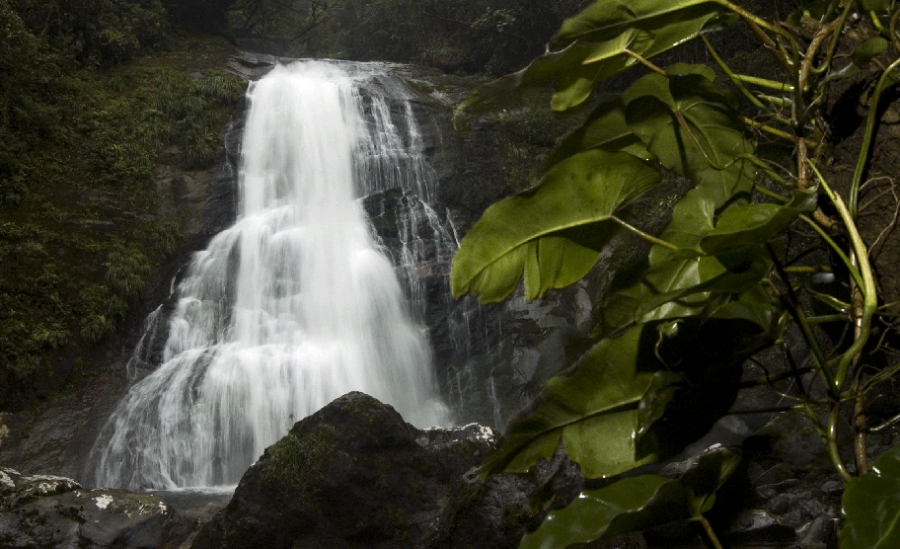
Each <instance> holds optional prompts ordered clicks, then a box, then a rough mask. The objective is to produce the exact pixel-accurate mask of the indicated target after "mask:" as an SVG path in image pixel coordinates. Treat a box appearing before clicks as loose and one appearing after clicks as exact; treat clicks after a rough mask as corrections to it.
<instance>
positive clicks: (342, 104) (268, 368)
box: [91, 62, 447, 489]
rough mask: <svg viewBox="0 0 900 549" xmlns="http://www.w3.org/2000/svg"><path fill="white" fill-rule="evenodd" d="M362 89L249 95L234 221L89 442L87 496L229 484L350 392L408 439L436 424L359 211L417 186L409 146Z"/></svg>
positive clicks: (314, 70) (439, 409)
mask: <svg viewBox="0 0 900 549" xmlns="http://www.w3.org/2000/svg"><path fill="white" fill-rule="evenodd" d="M366 78H368V77H367V76H365V75H358V74H357V75H355V76H351V75H349V74H347V73H346V72H344V71H343V70H342V69H341V68H339V66H337V65H334V64H326V63H321V62H298V63H294V64H291V65H287V66H278V67H276V68H275V69H274V70H273V71H272V72H271V73H269V75H267V76H266V77H265V78H263V79H262V80H260V81H258V82H256V83H254V84H252V86H251V89H250V91H249V100H250V111H249V114H248V118H247V122H246V129H245V133H244V139H243V149H242V167H241V172H240V204H239V211H238V219H237V221H236V223H235V225H234V226H233V227H231V228H230V229H227V230H225V231H223V232H222V233H220V234H218V235H217V236H216V237H215V238H214V239H213V240H212V241H211V243H210V244H209V246H208V248H207V249H206V250H205V251H203V252H200V253H198V254H196V255H195V257H194V259H193V261H192V263H191V265H190V267H189V271H188V273H187V275H186V277H185V278H184V280H183V282H182V283H181V284H180V285H179V287H178V289H177V295H178V301H177V306H176V309H175V311H174V313H173V314H172V315H171V318H170V320H169V325H168V339H167V340H166V343H165V347H164V349H163V351H162V356H161V359H160V360H159V362H160V364H159V366H158V367H157V368H156V369H155V370H153V371H152V373H150V374H149V375H147V376H146V377H144V378H143V379H139V380H137V381H136V382H135V383H134V385H132V387H131V388H130V390H129V392H128V394H127V395H126V396H125V397H124V398H123V399H122V401H120V403H119V404H118V406H117V408H116V410H115V411H114V413H113V415H112V416H111V417H110V419H109V421H108V422H107V424H106V426H105V427H104V429H103V430H102V432H101V434H100V437H99V438H98V441H97V443H96V445H95V448H94V450H93V452H92V457H91V463H92V465H91V466H92V467H93V468H94V469H93V471H92V472H91V474H92V475H93V477H94V479H93V480H94V482H96V484H98V485H104V486H116V487H129V488H157V489H173V488H179V487H181V488H183V487H201V486H215V485H233V484H236V483H237V481H238V480H239V479H240V477H241V475H242V474H243V473H244V471H245V470H246V469H247V467H248V466H249V465H250V464H251V463H253V461H255V460H256V459H257V458H258V457H259V456H260V455H261V454H262V452H263V449H264V448H265V447H266V446H268V445H270V444H272V443H274V442H275V441H277V440H278V439H279V438H280V437H281V436H283V435H284V434H285V433H286V432H287V430H288V429H289V428H290V426H291V425H292V424H293V422H294V421H297V420H299V419H301V418H303V417H305V416H307V415H309V414H311V413H313V412H315V411H316V410H318V409H320V408H321V407H322V406H324V405H325V404H327V403H328V402H330V401H331V400H333V399H334V398H336V397H338V396H340V395H342V394H345V393H347V392H349V391H353V390H358V391H363V392H365V393H368V394H370V395H372V396H375V397H376V398H378V399H380V400H382V401H384V402H387V403H389V404H391V405H393V406H394V407H395V408H397V410H398V411H399V412H400V413H401V414H403V416H404V418H405V419H406V420H407V421H410V422H411V423H413V424H415V425H417V426H420V427H424V426H428V425H435V424H446V423H447V415H446V411H445V408H444V407H443V405H442V404H441V403H440V401H439V400H438V399H437V397H436V394H435V389H434V380H433V374H432V370H431V357H430V351H429V348H428V344H427V339H426V335H425V332H424V328H423V327H422V326H420V325H419V324H417V323H415V322H413V321H412V320H411V319H410V315H409V313H408V311H407V305H406V304H405V302H404V295H403V291H402V289H401V286H400V283H399V282H398V279H397V276H396V274H395V271H394V267H393V265H392V264H391V262H390V261H389V260H388V259H387V258H386V257H385V256H384V255H383V254H382V253H381V252H380V251H379V249H378V248H377V247H376V246H375V245H374V244H373V241H372V237H371V235H370V232H369V228H368V225H367V220H366V217H365V213H364V212H363V210H362V207H361V205H360V203H359V200H358V199H357V198H358V197H357V192H365V191H366V190H371V189H379V188H382V187H384V186H390V185H403V186H404V187H410V188H411V190H415V187H416V186H419V187H421V186H422V185H423V182H422V178H423V177H424V176H423V175H422V173H419V172H420V171H421V169H422V166H421V163H422V161H421V159H420V158H419V157H418V156H417V155H415V154H414V152H415V151H412V152H411V151H410V147H414V146H415V141H416V138H417V136H418V133H417V130H415V129H414V128H415V126H414V121H412V120H410V121H408V124H407V125H408V126H409V127H408V128H397V127H396V126H395V125H394V124H393V123H392V122H391V119H390V116H389V113H387V112H385V109H386V106H385V103H384V101H382V100H379V99H377V98H375V99H372V98H368V99H367V101H369V103H366V102H365V101H364V100H363V97H362V96H361V93H360V89H359V82H360V81H361V80H365V79H366ZM364 110H367V111H369V112H370V114H371V113H374V116H373V118H376V120H374V121H373V120H371V119H370V120H369V121H368V122H367V121H366V120H365V119H364V118H363V111H364ZM410 114H411V113H410ZM401 132H406V134H407V135H408V136H409V137H407V139H406V140H405V142H406V143H407V144H404V140H403V139H401V138H400V137H399V136H400V135H401ZM414 157H415V158H414ZM367 178H368V179H367ZM369 179H371V180H369ZM392 181H393V182H392Z"/></svg>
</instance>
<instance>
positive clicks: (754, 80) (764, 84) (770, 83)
mask: <svg viewBox="0 0 900 549" xmlns="http://www.w3.org/2000/svg"><path fill="white" fill-rule="evenodd" d="M729 76H734V78H736V79H737V80H740V81H741V82H746V83H747V84H753V85H754V86H759V87H761V88H769V89H770V90H775V91H780V92H785V93H788V92H793V91H794V86H792V85H790V84H785V83H784V82H776V81H774V80H767V79H765V78H758V77H756V76H747V75H744V74H731V75H729Z"/></svg>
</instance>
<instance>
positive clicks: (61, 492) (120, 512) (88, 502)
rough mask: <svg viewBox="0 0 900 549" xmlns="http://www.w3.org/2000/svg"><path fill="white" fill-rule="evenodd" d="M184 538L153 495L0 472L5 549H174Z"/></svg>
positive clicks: (177, 521) (182, 526)
mask: <svg viewBox="0 0 900 549" xmlns="http://www.w3.org/2000/svg"><path fill="white" fill-rule="evenodd" d="M188 534H189V528H188V524H187V523H186V522H185V521H184V520H183V519H181V518H180V517H179V516H178V514H177V513H176V512H175V511H174V510H173V509H172V508H171V507H170V506H168V505H167V504H166V503H165V502H164V501H163V500H161V499H159V498H157V497H154V496H150V495H141V494H132V493H130V492H126V491H124V490H85V489H83V488H82V487H81V486H80V485H79V484H78V483H77V482H75V481H74V480H72V479H70V478H64V477H57V476H49V475H34V476H26V475H22V474H20V473H18V472H17V471H14V470H12V469H6V468H0V547H3V548H4V549H63V548H65V549H68V548H74V547H79V548H82V549H113V548H114V549H132V548H134V549H149V548H168V547H172V548H174V547H178V546H179V545H180V543H181V542H182V541H184V539H185V538H186V537H187V535H188Z"/></svg>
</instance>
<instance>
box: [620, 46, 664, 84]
mask: <svg viewBox="0 0 900 549" xmlns="http://www.w3.org/2000/svg"><path fill="white" fill-rule="evenodd" d="M625 54H626V55H630V56H631V57H632V58H634V59H636V60H637V61H638V62H639V63H640V64H642V65H644V66H645V67H647V68H648V69H650V70H651V71H653V72H655V73H656V74H661V75H662V76H665V77H667V78H668V76H669V73H667V72H666V71H665V70H664V69H663V68H661V67H659V66H657V65H655V64H653V63H652V62H651V61H650V60H649V59H646V58H645V57H643V56H642V55H640V54H638V53H635V52H633V51H631V50H629V49H627V48H626V49H625Z"/></svg>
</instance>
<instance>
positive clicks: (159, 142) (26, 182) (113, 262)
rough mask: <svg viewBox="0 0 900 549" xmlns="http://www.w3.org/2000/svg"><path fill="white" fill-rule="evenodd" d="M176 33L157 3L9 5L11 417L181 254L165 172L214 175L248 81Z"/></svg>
mask: <svg viewBox="0 0 900 549" xmlns="http://www.w3.org/2000/svg"><path fill="white" fill-rule="evenodd" d="M167 29H168V27H167V24H166V22H165V13H164V12H163V10H162V8H161V7H160V4H159V3H158V2H155V1H145V0H140V1H138V0H135V1H113V0H90V1H85V2H62V1H55V0H0V216H2V219H0V265H2V268H0V408H2V409H14V408H17V407H20V406H22V405H23V404H24V403H25V399H26V398H27V396H28V395H29V394H30V393H31V392H32V389H31V388H30V387H31V386H32V381H33V377H34V375H35V373H36V372H38V371H45V372H46V373H48V374H52V373H53V371H54V370H55V369H57V368H58V367H59V366H60V365H62V369H63V371H65V365H66V364H71V360H72V359H73V358H74V356H75V355H76V354H78V353H82V354H86V355H88V356H89V354H90V353H92V352H96V351H95V349H96V346H97V345H100V344H102V343H103V342H104V341H105V340H106V339H107V338H108V337H109V336H110V335H112V334H114V333H115V331H116V329H117V328H118V327H120V326H121V324H122V321H123V320H124V319H125V318H126V316H127V315H128V314H129V312H133V311H134V309H135V305H136V304H137V302H138V298H139V297H140V294H141V289H142V288H144V286H145V285H146V282H147V280H148V279H149V276H150V273H151V272H152V271H154V270H155V269H157V268H158V267H159V265H160V264H161V263H162V262H163V260H164V259H166V258H167V256H168V255H169V254H171V253H173V252H174V251H176V250H177V249H179V247H180V246H181V245H182V244H183V241H184V234H183V227H184V222H185V220H184V219H180V218H178V217H177V216H176V215H175V214H174V213H172V212H169V211H168V210H166V211H162V210H161V209H160V208H159V206H158V204H157V200H158V199H157V188H156V184H155V182H154V180H153V171H154V169H155V168H156V166H157V165H158V163H159V161H160V155H161V154H162V153H164V152H165V154H166V161H167V163H169V164H178V165H180V166H181V167H183V168H185V169H196V168H203V167H206V166H208V165H209V164H210V163H211V162H212V161H213V160H214V159H215V157H216V153H217V150H218V147H219V144H220V132H221V130H222V128H223V127H224V126H225V124H226V122H227V120H228V118H229V116H230V115H231V112H232V110H233V107H234V105H235V104H236V103H237V101H238V100H239V99H240V98H241V97H242V95H243V92H244V88H245V83H244V82H243V81H242V80H241V79H240V78H237V77H234V76H230V75H225V74H223V73H220V72H216V71H209V70H206V67H208V66H220V65H221V62H216V61H213V63H210V62H209V61H205V60H204V61H202V62H200V66H199V67H196V64H197V61H196V60H197V59H201V60H203V59H206V58H208V59H211V60H212V59H223V58H224V56H226V55H227V54H228V53H229V52H230V51H231V50H230V47H229V46H228V44H227V43H225V42H224V41H223V40H221V39H218V40H213V39H210V38H206V37H201V36H192V37H190V38H189V39H181V38H179V37H172V36H168V35H167ZM163 47H166V48H168V49H169V50H168V51H162V52H161V51H159V49H160V48H163ZM191 64H192V66H193V67H196V68H191V76H188V71H187V70H186V68H187V67H188V66H189V65H191ZM47 377H49V378H51V380H52V381H51V383H52V384H54V385H55V386H62V384H63V383H64V382H65V380H64V379H62V378H61V377H60V376H57V377H56V378H52V376H47Z"/></svg>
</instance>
